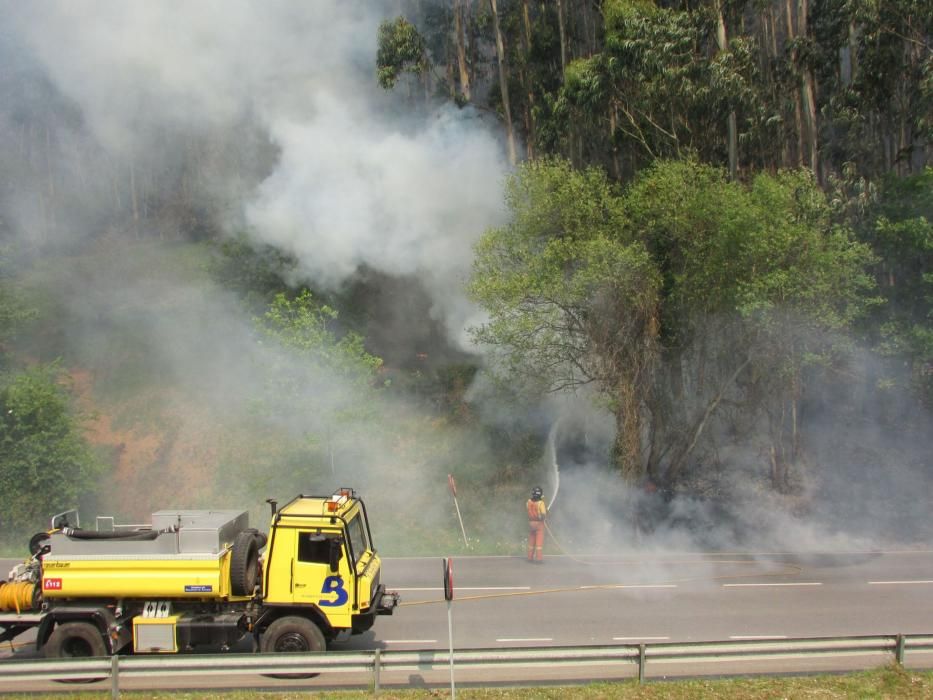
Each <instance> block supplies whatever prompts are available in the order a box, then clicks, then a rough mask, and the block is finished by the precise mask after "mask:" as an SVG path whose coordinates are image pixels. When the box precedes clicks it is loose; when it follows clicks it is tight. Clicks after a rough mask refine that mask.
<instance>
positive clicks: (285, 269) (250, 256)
mask: <svg viewBox="0 0 933 700" xmlns="http://www.w3.org/2000/svg"><path fill="white" fill-rule="evenodd" d="M215 249H216V256H215V257H214V258H213V259H212V260H211V263H210V265H209V269H210V272H211V274H212V276H213V277H214V279H216V280H217V281H218V282H220V283H221V284H222V285H224V286H225V287H227V288H228V289H232V290H234V291H235V292H237V293H238V294H239V295H240V296H241V297H242V298H243V299H244V301H245V302H246V304H247V305H248V306H256V305H259V304H261V305H262V306H265V305H266V304H268V303H269V301H271V298H272V297H273V296H274V295H275V294H276V293H278V292H283V291H285V290H286V289H287V284H286V282H285V279H286V278H287V277H288V276H289V274H290V273H292V272H294V269H295V265H296V262H295V260H294V258H292V257H291V256H289V255H286V254H285V253H282V252H281V251H280V250H278V249H276V248H273V247H272V246H268V245H262V244H255V243H253V242H251V241H250V240H249V239H248V238H247V237H246V235H245V234H241V235H238V236H235V237H233V238H226V239H224V240H223V241H221V242H220V243H219V244H216V245H215Z"/></svg>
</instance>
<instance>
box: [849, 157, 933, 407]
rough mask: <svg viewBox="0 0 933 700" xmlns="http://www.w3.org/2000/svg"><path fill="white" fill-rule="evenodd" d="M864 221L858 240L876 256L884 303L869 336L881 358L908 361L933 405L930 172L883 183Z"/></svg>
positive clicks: (932, 197)
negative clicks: (862, 241) (876, 344)
mask: <svg viewBox="0 0 933 700" xmlns="http://www.w3.org/2000/svg"><path fill="white" fill-rule="evenodd" d="M865 219H866V221H865V223H864V224H863V225H862V227H861V235H862V239H863V240H864V241H865V242H866V243H867V244H868V245H870V246H871V247H872V249H873V250H874V251H875V253H876V255H877V261H876V264H875V266H874V268H873V270H874V273H875V277H876V279H877V281H878V285H879V289H880V291H881V293H882V295H883V297H884V299H885V301H886V302H887V303H886V304H885V305H884V306H883V307H880V308H879V309H877V310H876V312H875V314H874V315H873V317H872V321H873V324H872V327H870V331H873V333H872V334H873V335H874V338H875V340H876V342H877V343H878V347H879V349H880V350H881V352H882V353H883V354H885V355H888V356H891V357H901V358H903V359H904V360H906V361H907V363H908V364H909V366H910V368H911V373H910V374H911V381H912V382H913V385H914V387H915V388H916V389H918V390H919V391H920V393H921V396H922V397H923V399H924V400H925V401H926V402H927V404H928V405H933V273H931V272H930V270H931V269H933V168H927V169H926V171H925V172H923V173H921V174H919V175H915V176H912V177H908V178H903V179H894V178H890V179H887V180H886V181H885V182H884V183H883V185H882V187H881V191H880V193H879V195H878V199H877V201H876V202H875V203H874V204H873V205H872V206H871V207H870V208H869V209H868V211H867V212H866V215H865Z"/></svg>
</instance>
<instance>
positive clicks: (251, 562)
mask: <svg viewBox="0 0 933 700" xmlns="http://www.w3.org/2000/svg"><path fill="white" fill-rule="evenodd" d="M257 583H259V543H258V542H257V541H256V535H255V534H254V533H252V532H250V531H248V530H245V531H243V532H241V533H240V534H238V535H237V536H236V539H234V540H233V553H232V554H231V555H230V590H231V592H232V593H233V595H252V594H253V591H254V590H255V589H256V584H257Z"/></svg>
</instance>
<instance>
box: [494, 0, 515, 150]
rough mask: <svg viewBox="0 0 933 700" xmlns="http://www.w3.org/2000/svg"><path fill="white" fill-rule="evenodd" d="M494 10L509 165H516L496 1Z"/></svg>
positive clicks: (504, 59) (505, 68)
mask: <svg viewBox="0 0 933 700" xmlns="http://www.w3.org/2000/svg"><path fill="white" fill-rule="evenodd" d="M489 6H490V7H491V8H492V22H493V27H494V29H495V32H496V57H497V58H498V61H499V89H500V90H501V92H502V112H503V116H504V117H505V134H506V139H507V140H508V146H509V163H511V164H512V165H515V163H516V160H517V159H516V154H515V130H514V129H513V128H512V108H511V106H510V104H509V75H508V68H507V66H506V56H505V42H503V40H502V30H501V28H500V26H499V10H498V8H497V7H496V0H489Z"/></svg>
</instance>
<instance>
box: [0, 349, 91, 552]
mask: <svg viewBox="0 0 933 700" xmlns="http://www.w3.org/2000/svg"><path fill="white" fill-rule="evenodd" d="M60 380H61V373H60V371H59V369H58V367H56V366H55V365H46V366H36V367H33V368H31V369H29V370H26V371H24V372H21V373H19V374H14V375H9V376H6V377H4V378H3V381H2V386H0V523H2V531H3V532H4V533H5V534H7V533H11V532H14V533H23V532H29V531H31V530H36V529H39V528H41V527H43V526H44V525H46V523H47V522H48V517H49V516H50V515H52V514H54V513H55V512H59V511H63V510H67V509H68V508H73V507H75V506H77V505H78V501H79V500H80V499H81V498H82V497H84V496H86V495H87V494H88V493H89V492H91V490H92V489H93V488H94V485H95V481H96V479H97V478H98V477H99V475H100V472H101V466H100V464H99V463H98V462H97V460H96V459H95V457H94V456H93V454H92V453H91V451H90V449H89V447H88V445H87V443H86V442H85V440H84V438H83V437H82V435H81V428H80V425H81V424H80V421H81V416H80V415H78V414H77V413H76V412H75V411H74V409H73V408H72V406H71V403H70V400H69V397H68V394H67V392H66V391H65V389H64V387H63V386H62V385H61V383H60Z"/></svg>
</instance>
